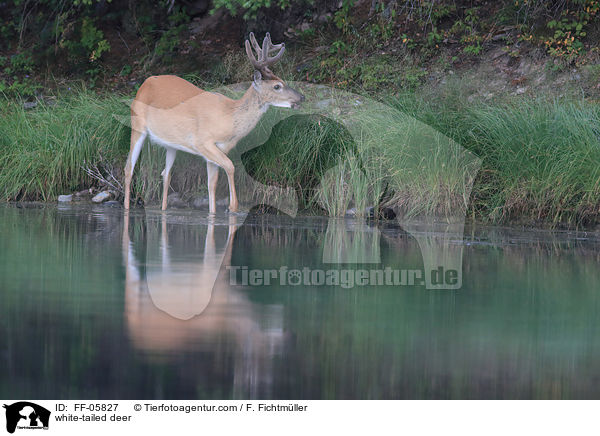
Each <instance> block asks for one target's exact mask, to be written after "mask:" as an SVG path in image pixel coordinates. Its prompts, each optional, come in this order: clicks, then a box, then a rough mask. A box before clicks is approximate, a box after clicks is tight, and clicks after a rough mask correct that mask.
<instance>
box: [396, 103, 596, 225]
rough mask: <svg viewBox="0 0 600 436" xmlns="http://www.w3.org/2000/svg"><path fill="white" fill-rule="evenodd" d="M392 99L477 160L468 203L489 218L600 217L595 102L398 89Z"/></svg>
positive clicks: (586, 220)
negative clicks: (475, 97)
mask: <svg viewBox="0 0 600 436" xmlns="http://www.w3.org/2000/svg"><path fill="white" fill-rule="evenodd" d="M393 104H394V106H395V107H396V108H398V109H400V110H402V111H405V112H407V113H409V114H411V115H412V116H414V117H416V118H417V119H420V120H422V121H424V122H425V123H427V124H429V125H431V126H432V127H434V128H435V129H437V130H439V131H440V132H442V133H444V134H445V135H447V136H449V137H451V138H452V139H454V140H455V141H457V142H458V143H460V144H461V145H462V146H463V147H465V148H466V149H468V150H470V151H471V152H473V153H475V154H476V155H478V156H480V157H481V158H482V159H483V165H482V169H481V171H480V172H479V175H478V179H477V181H476V183H475V185H474V188H473V196H472V207H473V208H475V212H476V213H477V214H478V215H479V216H480V217H482V218H485V219H486V220H490V221H493V222H506V221H514V220H515V219H517V220H527V221H532V220H533V221H544V222H549V223H555V224H557V223H565V224H570V225H578V224H584V225H586V224H593V223H595V222H598V221H599V220H600V107H599V106H598V105H597V104H596V103H594V102H589V101H585V100H576V99H572V98H571V99H556V98H549V97H543V96H542V97H539V98H537V99H533V100H532V99H527V98H509V99H506V98H505V99H502V100H500V101H496V102H493V103H483V102H474V103H469V102H468V101H467V100H466V99H464V98H461V97H460V96H458V95H457V94H455V93H450V94H449V95H441V96H437V97H436V98H427V97H425V96H416V95H414V94H412V95H405V96H402V97H401V98H398V99H396V100H395V101H394V102H393Z"/></svg>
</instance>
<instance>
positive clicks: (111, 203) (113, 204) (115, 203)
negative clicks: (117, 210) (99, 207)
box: [104, 200, 121, 207]
mask: <svg viewBox="0 0 600 436" xmlns="http://www.w3.org/2000/svg"><path fill="white" fill-rule="evenodd" d="M104 205H105V206H108V207H121V203H120V202H118V201H115V200H110V201H106V202H105V203H104Z"/></svg>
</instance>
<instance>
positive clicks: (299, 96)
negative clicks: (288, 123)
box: [292, 91, 306, 109]
mask: <svg viewBox="0 0 600 436" xmlns="http://www.w3.org/2000/svg"><path fill="white" fill-rule="evenodd" d="M294 93H295V94H296V95H295V97H296V101H294V103H293V104H292V107H293V108H294V109H296V108H298V107H299V106H300V103H302V102H303V101H304V100H306V98H305V97H304V95H303V94H300V93H299V92H298V91H294Z"/></svg>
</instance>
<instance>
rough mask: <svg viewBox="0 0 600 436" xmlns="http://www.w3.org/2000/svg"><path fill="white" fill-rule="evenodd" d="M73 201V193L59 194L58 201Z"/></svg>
mask: <svg viewBox="0 0 600 436" xmlns="http://www.w3.org/2000/svg"><path fill="white" fill-rule="evenodd" d="M71 201H73V194H68V195H59V196H58V202H59V203H70V202H71Z"/></svg>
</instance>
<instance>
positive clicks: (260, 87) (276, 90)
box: [246, 32, 304, 108]
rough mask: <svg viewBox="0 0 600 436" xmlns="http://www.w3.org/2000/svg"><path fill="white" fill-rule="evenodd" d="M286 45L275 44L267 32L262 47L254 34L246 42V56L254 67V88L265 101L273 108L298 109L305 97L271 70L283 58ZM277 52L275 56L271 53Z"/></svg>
mask: <svg viewBox="0 0 600 436" xmlns="http://www.w3.org/2000/svg"><path fill="white" fill-rule="evenodd" d="M253 50H254V51H253ZM284 51H285V44H284V43H281V44H273V43H272V42H271V35H270V34H269V33H268V32H267V34H266V36H265V39H264V40H263V44H262V47H261V46H260V45H259V44H258V41H256V37H255V36H254V33H252V32H251V33H250V40H246V54H247V55H248V59H249V60H250V63H251V64H252V66H253V67H254V80H253V82H252V86H253V87H254V89H255V90H256V91H257V92H258V93H259V94H260V96H261V98H262V99H263V101H265V102H266V103H269V104H270V105H271V106H278V107H291V108H297V107H298V106H299V105H300V103H302V102H303V101H304V96H303V95H302V94H300V93H299V92H298V91H296V90H295V89H293V88H291V87H289V86H288V85H287V84H286V83H285V82H284V81H283V80H282V79H281V78H279V77H277V76H276V75H275V74H274V73H273V72H272V71H271V69H270V68H269V67H270V66H271V65H273V64H274V63H275V62H277V61H278V60H279V59H281V57H282V56H283V52H284ZM273 52H276V54H275V55H274V56H270V54H271V53H273Z"/></svg>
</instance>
